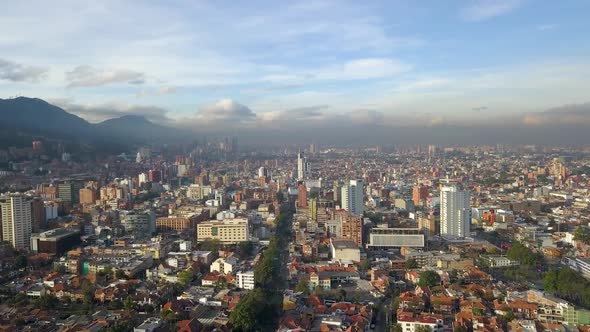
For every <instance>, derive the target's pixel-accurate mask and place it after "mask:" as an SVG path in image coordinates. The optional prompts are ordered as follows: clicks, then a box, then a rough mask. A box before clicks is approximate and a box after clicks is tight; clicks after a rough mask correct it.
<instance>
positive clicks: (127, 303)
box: [123, 296, 135, 310]
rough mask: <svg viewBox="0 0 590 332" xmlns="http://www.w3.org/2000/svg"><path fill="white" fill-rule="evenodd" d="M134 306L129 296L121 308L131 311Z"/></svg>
mask: <svg viewBox="0 0 590 332" xmlns="http://www.w3.org/2000/svg"><path fill="white" fill-rule="evenodd" d="M134 306H135V302H133V299H132V298H131V296H127V297H126V298H125V302H123V307H124V308H125V310H131V309H133V307H134Z"/></svg>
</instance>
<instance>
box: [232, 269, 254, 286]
mask: <svg viewBox="0 0 590 332" xmlns="http://www.w3.org/2000/svg"><path fill="white" fill-rule="evenodd" d="M236 279H238V288H241V289H250V290H252V289H254V271H247V272H242V271H240V272H238V273H237V274H236Z"/></svg>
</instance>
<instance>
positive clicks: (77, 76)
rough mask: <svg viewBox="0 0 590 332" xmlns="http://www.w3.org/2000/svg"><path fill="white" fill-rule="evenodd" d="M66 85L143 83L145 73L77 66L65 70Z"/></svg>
mask: <svg viewBox="0 0 590 332" xmlns="http://www.w3.org/2000/svg"><path fill="white" fill-rule="evenodd" d="M66 80H67V81H68V82H69V83H68V87H91V86H100V85H106V84H112V83H128V84H143V83H144V82H145V74H144V73H140V72H136V71H133V70H128V69H108V70H99V69H96V68H94V67H92V66H78V67H76V68H74V69H73V70H72V71H70V72H66Z"/></svg>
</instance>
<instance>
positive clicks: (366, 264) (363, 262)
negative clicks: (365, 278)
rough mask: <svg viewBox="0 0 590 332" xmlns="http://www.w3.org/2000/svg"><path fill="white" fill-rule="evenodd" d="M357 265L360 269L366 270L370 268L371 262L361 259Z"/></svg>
mask: <svg viewBox="0 0 590 332" xmlns="http://www.w3.org/2000/svg"><path fill="white" fill-rule="evenodd" d="M359 265H360V266H359V267H360V269H361V270H363V271H367V270H368V269H370V268H371V262H370V261H369V260H368V259H361V261H360V263H359Z"/></svg>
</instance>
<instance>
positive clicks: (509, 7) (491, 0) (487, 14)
mask: <svg viewBox="0 0 590 332" xmlns="http://www.w3.org/2000/svg"><path fill="white" fill-rule="evenodd" d="M523 3H524V0H475V1H472V4H471V5H469V6H467V7H465V8H463V9H462V10H461V16H462V17H463V19H465V20H467V21H484V20H487V19H490V18H492V17H496V16H500V15H504V14H507V13H510V12H511V11H513V10H516V9H517V8H519V7H520V6H521V5H522V4H523Z"/></svg>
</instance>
